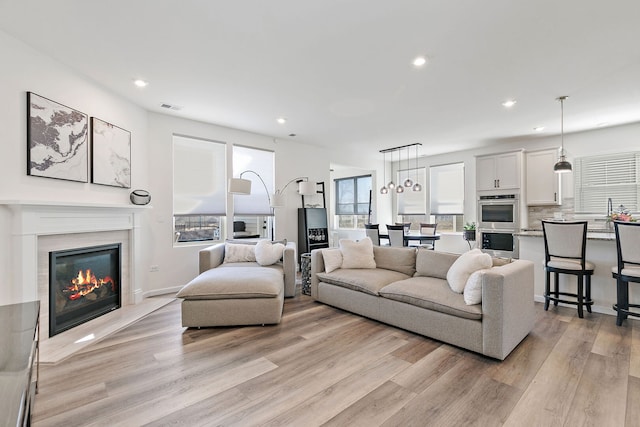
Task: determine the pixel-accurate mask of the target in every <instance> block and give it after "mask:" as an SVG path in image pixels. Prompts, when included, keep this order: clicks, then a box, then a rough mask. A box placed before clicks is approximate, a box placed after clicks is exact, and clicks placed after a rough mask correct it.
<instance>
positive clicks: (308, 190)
mask: <svg viewBox="0 0 640 427" xmlns="http://www.w3.org/2000/svg"><path fill="white" fill-rule="evenodd" d="M298 193H300V194H301V195H303V196H312V195H314V194H316V193H317V186H316V183H315V182H312V181H300V182H299V183H298Z"/></svg>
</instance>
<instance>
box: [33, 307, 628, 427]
mask: <svg viewBox="0 0 640 427" xmlns="http://www.w3.org/2000/svg"><path fill="white" fill-rule="evenodd" d="M536 309H537V322H536V327H535V329H534V330H533V332H531V334H529V336H528V337H527V338H526V339H525V340H524V341H523V342H522V343H521V344H520V345H519V346H518V347H517V348H516V350H515V351H514V352H513V353H512V354H511V355H510V356H509V357H508V358H507V360H505V361H504V362H499V361H496V360H493V359H488V358H486V357H483V356H480V355H477V354H474V353H471V352H468V351H465V350H462V349H459V348H456V347H452V346H450V345H447V344H443V343H441V342H438V341H434V340H431V339H428V338H424V337H421V336H418V335H415V334H412V333H410V332H406V331H403V330H400V329H396V328H394V327H391V326H387V325H384V324H381V323H378V322H376V321H373V320H368V319H365V318H362V317H359V316H357V315H352V314H350V313H346V312H344V311H341V310H338V309H334V308H332V307H329V306H326V305H323V304H319V303H316V302H314V301H313V300H312V299H311V298H310V297H308V296H306V295H298V296H296V297H295V298H292V299H287V300H286V301H285V308H284V315H283V320H282V323H281V324H279V325H275V326H264V327H262V326H255V327H240V328H233V327H229V328H207V329H200V330H198V329H185V328H182V327H181V326H180V304H179V301H175V302H173V303H170V304H169V305H166V306H165V307H163V308H160V309H159V310H157V311H155V312H153V313H151V314H150V315H148V316H147V317H145V318H143V319H141V320H140V321H138V322H136V323H135V324H133V325H131V326H129V327H127V328H125V329H123V330H121V331H119V332H116V333H114V334H113V335H111V336H110V337H108V338H105V339H104V340H102V341H100V342H98V343H95V344H92V345H90V346H88V347H87V348H86V349H84V350H81V351H80V352H79V353H77V354H75V355H73V356H71V357H69V358H68V359H66V360H64V361H63V362H61V363H58V364H55V365H47V366H42V367H41V369H40V388H39V394H38V395H37V396H36V400H35V409H34V419H33V421H34V424H35V426H37V427H40V426H65V427H70V426H88V425H91V426H94V425H95V426H165V425H184V426H214V425H215V426H321V425H322V426H367V427H369V426H467V425H469V426H471V425H477V426H501V425H507V426H542V425H545V426H572V425H593V426H640V322H638V321H637V320H627V321H626V322H625V323H624V325H623V326H622V327H617V326H615V318H614V317H613V316H607V315H603V314H597V313H594V314H587V313H585V318H584V319H579V318H578V317H577V315H576V311H575V309H569V308H563V307H555V308H553V307H552V308H550V310H549V311H548V312H545V311H544V310H543V309H542V304H536Z"/></svg>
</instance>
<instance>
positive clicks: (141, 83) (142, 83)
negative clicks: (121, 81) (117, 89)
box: [133, 79, 149, 87]
mask: <svg viewBox="0 0 640 427" xmlns="http://www.w3.org/2000/svg"><path fill="white" fill-rule="evenodd" d="M133 84H134V85H136V86H138V87H145V86H146V85H148V84H149V82H146V81H144V80H142V79H136V80H134V81H133Z"/></svg>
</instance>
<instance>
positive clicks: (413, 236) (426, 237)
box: [380, 230, 440, 246]
mask: <svg viewBox="0 0 640 427" xmlns="http://www.w3.org/2000/svg"><path fill="white" fill-rule="evenodd" d="M380 239H387V240H389V235H388V234H382V233H381V234H380ZM416 240H417V241H431V242H433V241H435V240H440V234H437V233H436V234H422V233H420V231H418V230H416V231H409V232H408V233H405V234H404V245H405V246H409V242H410V241H416Z"/></svg>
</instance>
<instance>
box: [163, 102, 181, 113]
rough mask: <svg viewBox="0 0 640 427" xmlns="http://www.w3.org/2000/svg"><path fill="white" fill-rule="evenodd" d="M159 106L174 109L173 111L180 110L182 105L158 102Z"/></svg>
mask: <svg viewBox="0 0 640 427" xmlns="http://www.w3.org/2000/svg"><path fill="white" fill-rule="evenodd" d="M160 106H161V107H162V108H166V109H167V110H174V111H180V110H182V107H181V106H179V105H171V104H164V103H163V104H160Z"/></svg>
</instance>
